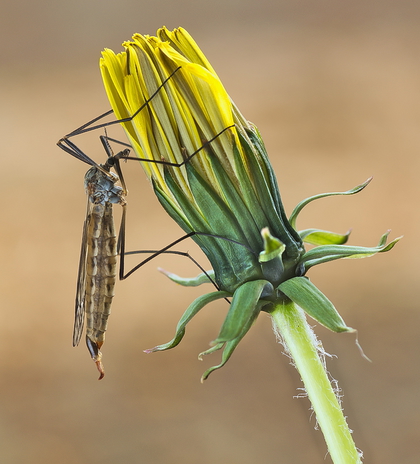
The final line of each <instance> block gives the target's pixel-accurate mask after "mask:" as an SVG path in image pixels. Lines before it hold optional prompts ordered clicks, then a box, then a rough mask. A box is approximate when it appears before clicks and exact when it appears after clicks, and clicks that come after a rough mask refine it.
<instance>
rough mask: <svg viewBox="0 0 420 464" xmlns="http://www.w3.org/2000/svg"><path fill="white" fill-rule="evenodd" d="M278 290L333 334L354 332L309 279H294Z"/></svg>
mask: <svg viewBox="0 0 420 464" xmlns="http://www.w3.org/2000/svg"><path fill="white" fill-rule="evenodd" d="M278 289H279V290H280V291H281V292H282V293H284V294H285V295H286V296H287V297H288V298H289V299H290V300H292V301H293V303H295V304H297V305H298V306H300V307H301V308H302V309H303V310H304V311H305V312H306V313H307V314H309V316H311V317H312V318H313V319H315V320H316V321H318V322H319V323H320V324H322V325H323V326H324V327H326V328H327V329H330V330H332V331H333V332H354V329H352V328H351V327H347V326H346V324H345V322H344V321H343V319H342V317H341V316H340V314H339V313H338V311H337V310H336V309H335V307H334V305H333V304H332V303H331V301H330V300H329V299H328V298H327V297H326V296H325V295H324V294H323V293H322V292H321V291H319V290H318V288H317V287H315V285H314V284H313V283H312V282H311V281H310V280H309V279H308V278H307V277H294V278H293V279H289V280H286V281H285V282H283V283H282V284H280V285H279V287H278Z"/></svg>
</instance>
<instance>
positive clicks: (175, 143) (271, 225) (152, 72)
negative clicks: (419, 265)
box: [101, 28, 397, 378]
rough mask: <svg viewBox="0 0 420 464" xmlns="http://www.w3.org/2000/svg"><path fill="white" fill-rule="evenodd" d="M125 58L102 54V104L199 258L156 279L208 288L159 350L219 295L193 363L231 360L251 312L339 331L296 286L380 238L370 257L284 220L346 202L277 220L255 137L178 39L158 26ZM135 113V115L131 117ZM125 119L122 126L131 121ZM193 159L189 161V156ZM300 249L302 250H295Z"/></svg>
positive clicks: (339, 324)
mask: <svg viewBox="0 0 420 464" xmlns="http://www.w3.org/2000/svg"><path fill="white" fill-rule="evenodd" d="M124 47H125V52H123V53H119V54H117V55H116V54H114V52H112V51H111V50H105V51H104V52H103V57H102V59H101V71H102V76H103V80H104V84H105V88H106V92H107V94H108V98H109V100H110V103H111V106H112V108H113V110H114V112H115V114H116V116H117V117H118V118H119V119H129V120H127V121H126V122H123V123H122V125H123V127H124V129H125V131H126V133H127V136H128V138H129V140H130V143H131V144H132V146H133V149H134V150H135V152H136V153H137V155H138V156H139V158H141V159H142V160H154V161H157V162H158V163H159V162H162V161H166V162H168V163H173V164H174V163H178V164H182V163H184V164H183V165H182V166H181V167H177V166H169V165H165V164H158V163H153V162H142V164H143V167H144V170H145V172H146V174H147V176H148V177H149V179H150V180H151V182H152V185H153V188H154V191H155V193H156V195H157V197H158V199H159V201H160V203H161V204H162V206H163V207H164V208H165V210H166V211H167V212H168V214H169V215H170V216H171V217H172V218H173V219H174V220H175V221H176V222H177V223H178V224H179V225H180V226H181V227H182V229H183V230H184V231H185V232H187V233H191V232H195V233H196V235H193V237H192V238H193V240H194V241H195V242H196V243H197V244H198V245H199V246H200V247H201V249H202V250H203V251H204V253H205V254H206V256H207V257H208V259H209V261H210V263H211V265H212V268H213V269H212V271H210V272H209V273H208V275H206V274H201V275H200V276H198V277H197V278H194V279H184V278H180V277H178V276H175V275H173V274H170V273H166V274H167V275H168V277H170V278H171V279H172V280H174V281H175V282H177V283H179V284H181V285H186V286H193V285H194V286H197V285H200V284H202V283H205V282H210V276H214V280H215V282H216V283H217V286H218V288H219V291H218V292H212V293H209V294H206V295H203V296H201V297H199V298H198V299H196V300H195V301H194V302H193V303H192V304H191V305H190V306H189V308H188V309H187V310H186V311H185V313H184V315H183V316H182V318H181V320H180V321H179V324H178V327H177V329H176V333H175V337H174V339H173V340H171V341H170V342H169V343H166V344H164V345H160V346H157V347H155V348H153V349H152V350H148V351H149V352H150V351H160V350H166V349H169V348H173V347H174V346H176V345H177V344H178V343H179V342H180V341H181V339H182V338H183V336H184V334H185V327H186V325H187V323H188V322H189V321H190V320H191V319H192V317H194V316H195V315H196V314H197V313H198V311H200V310H201V309H202V308H203V307H204V306H205V305H207V304H208V303H210V302H212V301H214V300H216V299H221V298H226V297H231V298H232V299H231V304H230V306H229V310H228V313H227V316H226V319H225V321H224V323H223V325H222V328H221V330H220V333H219V335H218V336H217V337H216V338H215V340H214V341H213V342H212V347H211V348H210V349H209V350H207V351H205V352H204V353H202V354H209V353H211V352H213V351H215V350H218V349H223V355H222V362H221V364H220V365H218V366H215V367H213V368H212V369H210V370H208V371H207V372H206V373H205V374H204V376H203V378H206V377H207V376H208V375H209V374H210V372H212V371H213V370H214V369H217V368H219V367H221V366H223V365H224V364H225V363H226V361H227V360H228V359H229V357H230V356H231V354H232V352H233V350H234V349H235V348H236V346H237V345H238V343H239V341H240V340H241V339H242V337H243V336H244V335H245V334H246V333H247V331H248V330H249V329H250V327H251V325H252V323H253V322H254V320H255V319H256V317H257V316H258V314H259V313H260V311H267V312H270V311H271V309H272V308H273V307H274V305H275V304H278V303H279V302H280V301H289V300H291V301H293V302H294V303H296V304H297V305H299V306H300V307H301V308H302V309H304V310H305V311H306V313H307V314H309V315H310V316H311V317H312V318H314V319H315V320H317V321H318V322H319V323H321V324H322V325H324V326H325V327H328V328H329V329H331V330H333V331H335V332H346V331H347V332H348V331H351V330H352V329H351V328H349V327H347V326H346V324H345V323H344V321H343V319H342V318H341V316H340V315H339V314H338V312H337V311H336V309H335V308H334V306H333V304H332V303H331V302H330V301H329V300H328V299H327V298H326V297H325V296H324V295H323V294H322V293H321V292H320V291H319V290H318V289H317V288H316V287H315V286H314V285H313V284H311V282H310V281H309V280H308V279H307V277H304V275H305V273H306V271H307V270H308V269H309V268H311V267H312V266H314V265H315V264H320V263H324V262H327V261H332V260H335V259H339V258H361V257H366V256H371V255H373V254H376V253H380V252H383V251H388V250H390V249H391V248H392V247H393V246H394V244H395V243H396V241H397V239H396V240H394V241H392V242H391V243H389V244H388V245H387V244H386V237H387V234H385V235H384V236H383V237H382V239H381V241H380V243H379V245H378V246H377V247H374V248H365V247H354V246H347V245H344V243H346V241H347V239H348V235H349V234H348V233H347V234H336V233H332V232H327V231H323V230H316V229H310V230H304V231H300V232H299V231H297V230H296V229H295V223H296V217H297V215H298V214H299V212H300V211H301V209H302V208H303V207H304V206H305V205H307V204H308V203H310V202H311V201H313V200H315V199H318V198H323V197H327V196H331V195H352V194H354V193H357V192H359V191H360V190H362V189H363V188H364V187H365V186H366V185H367V184H368V182H369V181H367V182H365V183H364V184H362V185H360V186H358V187H356V188H354V189H352V190H349V191H347V192H334V193H327V194H321V195H316V196H314V197H311V198H308V199H306V200H304V201H303V202H301V203H300V204H299V205H298V206H297V207H296V208H295V210H294V211H293V213H292V215H291V216H290V218H289V219H288V218H287V216H286V213H285V211H284V208H283V205H282V202H281V198H280V194H279V190H278V186H277V180H276V177H275V175H274V172H273V169H272V167H271V165H270V162H269V160H268V156H267V153H266V151H265V148H264V143H263V141H262V138H261V136H260V134H259V132H258V130H257V128H256V127H255V126H254V125H253V124H251V123H249V122H247V121H246V120H245V118H244V117H243V116H242V115H241V113H240V112H239V110H238V109H237V108H236V106H235V105H234V104H233V103H232V101H231V100H230V98H229V96H228V94H227V93H226V91H225V89H224V87H223V85H222V83H221V82H220V80H219V78H218V77H217V75H216V73H215V72H214V70H213V68H212V67H211V65H210V64H209V62H208V61H207V59H206V57H205V56H204V55H203V53H202V52H201V50H200V49H199V48H198V46H197V45H196V43H195V42H194V41H193V39H192V38H191V37H190V36H189V35H188V33H187V32H186V31H185V30H183V29H181V28H179V29H175V30H174V31H172V32H171V31H168V30H167V29H166V28H162V29H160V30H159V31H158V33H157V37H149V36H141V35H138V34H137V35H135V36H134V37H133V41H132V42H126V43H124ZM139 108H142V110H141V111H138V110H139ZM133 116H134V117H133ZM192 155H193V156H192ZM303 242H306V243H308V244H311V245H313V248H311V249H310V250H309V251H305V248H304V246H303Z"/></svg>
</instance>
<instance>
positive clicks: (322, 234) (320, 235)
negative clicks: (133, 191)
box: [299, 229, 350, 246]
mask: <svg viewBox="0 0 420 464" xmlns="http://www.w3.org/2000/svg"><path fill="white" fill-rule="evenodd" d="M299 235H300V238H301V239H302V240H303V241H304V242H305V243H309V244H310V245H316V246H318V245H343V244H344V243H346V242H347V240H348V239H349V235H350V231H349V232H347V233H346V234H336V233H334V232H329V231H327V230H319V229H306V230H301V231H300V232H299Z"/></svg>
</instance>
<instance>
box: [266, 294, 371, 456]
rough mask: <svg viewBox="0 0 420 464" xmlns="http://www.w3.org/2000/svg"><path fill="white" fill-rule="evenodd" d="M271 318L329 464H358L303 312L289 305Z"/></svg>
mask: <svg viewBox="0 0 420 464" xmlns="http://www.w3.org/2000/svg"><path fill="white" fill-rule="evenodd" d="M271 317H272V319H273V325H274V327H275V329H276V331H277V332H278V334H279V335H280V337H281V339H282V340H283V342H284V345H285V349H286V350H287V351H288V352H289V354H290V355H291V357H292V358H293V362H294V364H295V366H296V368H297V370H298V371H299V374H300V376H301V378H302V381H303V383H304V385H305V389H306V393H307V394H308V397H309V400H310V401H311V403H312V407H313V409H314V411H315V414H316V418H317V421H318V424H319V426H320V427H321V430H322V432H323V434H324V437H325V441H326V443H327V446H328V450H329V452H330V455H331V459H332V461H333V462H334V464H361V462H362V461H361V456H360V455H361V453H360V454H359V452H358V451H357V449H356V446H355V444H354V441H353V438H352V436H351V434H350V430H349V427H348V425H347V422H346V420H345V418H344V416H343V412H342V410H341V406H340V403H339V401H338V399H337V397H336V395H335V393H334V390H333V388H332V386H331V383H330V381H329V379H328V375H327V372H326V369H325V366H324V363H323V359H322V358H321V357H322V353H321V357H320V353H319V351H318V346H317V340H316V337H315V334H314V333H313V331H312V329H311V328H310V327H309V325H308V323H307V321H306V317H305V313H304V311H303V310H302V309H300V308H299V307H298V306H296V305H295V304H294V303H292V302H290V303H279V304H277V305H276V306H275V308H274V310H273V311H272V312H271Z"/></svg>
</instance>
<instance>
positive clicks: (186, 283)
mask: <svg viewBox="0 0 420 464" xmlns="http://www.w3.org/2000/svg"><path fill="white" fill-rule="evenodd" d="M159 271H160V272H161V273H162V274H164V275H166V277H168V279H171V280H172V282H175V283H176V284H178V285H182V286H183V287H198V286H199V285H202V284H211V283H212V280H211V279H213V277H214V271H213V270H210V271H206V272H205V273H204V272H202V273H201V274H198V276H197V277H190V278H186V277H180V276H178V275H176V274H174V273H172V272H168V271H165V270H164V269H161V268H159Z"/></svg>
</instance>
